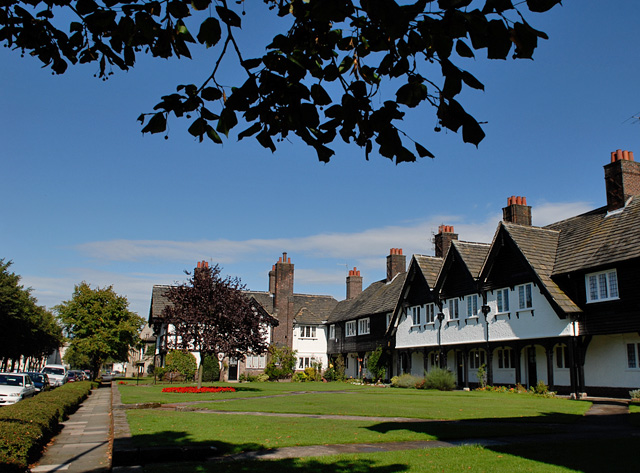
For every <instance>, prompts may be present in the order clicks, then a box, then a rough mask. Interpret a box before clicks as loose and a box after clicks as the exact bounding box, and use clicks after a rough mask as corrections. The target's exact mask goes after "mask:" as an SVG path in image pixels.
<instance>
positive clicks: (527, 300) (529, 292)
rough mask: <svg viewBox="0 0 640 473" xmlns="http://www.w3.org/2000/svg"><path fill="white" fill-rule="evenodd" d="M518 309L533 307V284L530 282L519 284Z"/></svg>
mask: <svg viewBox="0 0 640 473" xmlns="http://www.w3.org/2000/svg"><path fill="white" fill-rule="evenodd" d="M518 309H519V310H527V309H533V284H532V283H530V282H528V283H526V284H521V285H519V286H518Z"/></svg>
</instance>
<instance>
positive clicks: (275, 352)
mask: <svg viewBox="0 0 640 473" xmlns="http://www.w3.org/2000/svg"><path fill="white" fill-rule="evenodd" d="M296 353H297V352H296V351H295V350H291V349H290V348H289V347H286V346H282V347H279V346H276V345H271V346H270V347H269V362H268V363H267V367H266V368H265V370H264V372H265V374H266V375H267V376H268V377H269V379H270V380H272V381H275V380H279V379H285V378H290V377H291V376H292V375H293V372H294V371H295V368H296Z"/></svg>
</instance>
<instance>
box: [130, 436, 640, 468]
mask: <svg viewBox="0 0 640 473" xmlns="http://www.w3.org/2000/svg"><path fill="white" fill-rule="evenodd" d="M639 448H640V439H638V438H633V439H624V440H600V441H589V442H571V443H563V444H531V445H524V446H518V447H515V446H510V447H501V448H499V449H498V448H493V449H490V448H483V447H478V446H466V447H456V448H440V449H427V450H411V451H408V450H407V451H399V452H385V453H369V454H353V455H339V456H328V457H316V458H303V459H287V460H273V461H262V462H255V461H242V462H232V463H217V462H209V463H179V464H172V465H150V466H146V467H142V468H141V469H140V470H136V471H139V472H140V473H152V472H153V473H187V472H189V473H191V472H193V473H245V472H246V473H253V472H255V471H260V473H303V472H304V473H401V472H406V473H422V472H438V473H454V472H455V473H459V472H484V473H504V472H531V473H567V472H583V473H602V472H607V473H617V472H624V473H628V472H631V471H637V467H638V464H637V455H636V453H635V452H637V451H638V449H639Z"/></svg>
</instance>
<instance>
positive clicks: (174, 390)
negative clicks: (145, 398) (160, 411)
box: [162, 386, 236, 394]
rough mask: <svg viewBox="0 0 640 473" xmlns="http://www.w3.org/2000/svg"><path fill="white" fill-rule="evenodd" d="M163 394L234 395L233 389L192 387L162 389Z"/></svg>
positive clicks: (234, 390)
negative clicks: (226, 393)
mask: <svg viewBox="0 0 640 473" xmlns="http://www.w3.org/2000/svg"><path fill="white" fill-rule="evenodd" d="M162 392H163V393H189V394H200V393H225V392H229V393H235V392H236V389H235V388H216V387H204V388H200V389H198V388H196V387H193V386H185V387H177V388H162Z"/></svg>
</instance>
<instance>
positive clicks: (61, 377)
mask: <svg viewBox="0 0 640 473" xmlns="http://www.w3.org/2000/svg"><path fill="white" fill-rule="evenodd" d="M41 372H42V373H44V374H46V375H47V376H49V382H50V383H51V387H52V388H55V387H58V386H62V385H63V384H64V383H66V382H67V368H65V366H64V365H46V366H45V367H44V368H42V371H41Z"/></svg>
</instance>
